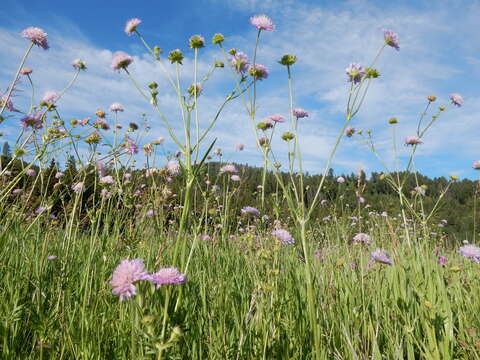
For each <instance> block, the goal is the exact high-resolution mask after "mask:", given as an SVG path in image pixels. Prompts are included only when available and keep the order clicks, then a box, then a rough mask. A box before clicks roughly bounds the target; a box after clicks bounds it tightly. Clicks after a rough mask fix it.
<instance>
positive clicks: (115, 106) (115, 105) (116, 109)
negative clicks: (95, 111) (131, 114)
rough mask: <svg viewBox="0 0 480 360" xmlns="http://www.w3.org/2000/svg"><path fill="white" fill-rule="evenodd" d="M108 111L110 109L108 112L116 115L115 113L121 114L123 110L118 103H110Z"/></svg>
mask: <svg viewBox="0 0 480 360" xmlns="http://www.w3.org/2000/svg"><path fill="white" fill-rule="evenodd" d="M109 109H110V111H112V112H115V113H116V112H119V111H120V112H123V110H124V109H123V106H122V104H120V103H118V102H114V103H112V104H111V105H110V108H109Z"/></svg>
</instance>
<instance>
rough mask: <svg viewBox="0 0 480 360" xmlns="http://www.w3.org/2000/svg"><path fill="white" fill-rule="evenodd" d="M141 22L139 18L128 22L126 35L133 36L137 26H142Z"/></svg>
mask: <svg viewBox="0 0 480 360" xmlns="http://www.w3.org/2000/svg"><path fill="white" fill-rule="evenodd" d="M141 22H142V20H140V19H137V18H133V19H130V20H128V21H127V23H126V24H125V34H127V35H128V36H131V35H132V34H133V33H134V32H135V31H136V30H137V26H138V25H140V23H141Z"/></svg>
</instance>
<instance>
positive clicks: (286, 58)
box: [279, 54, 297, 66]
mask: <svg viewBox="0 0 480 360" xmlns="http://www.w3.org/2000/svg"><path fill="white" fill-rule="evenodd" d="M296 62H297V57H296V56H295V55H292V54H286V55H283V56H282V58H281V59H280V61H279V63H280V64H282V65H285V66H291V65H293V64H295V63H296Z"/></svg>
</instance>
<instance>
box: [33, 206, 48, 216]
mask: <svg viewBox="0 0 480 360" xmlns="http://www.w3.org/2000/svg"><path fill="white" fill-rule="evenodd" d="M46 210H47V208H46V207H45V206H39V207H38V208H37V209H36V210H35V214H41V213H42V212H44V211H46Z"/></svg>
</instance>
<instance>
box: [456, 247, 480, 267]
mask: <svg viewBox="0 0 480 360" xmlns="http://www.w3.org/2000/svg"><path fill="white" fill-rule="evenodd" d="M458 252H459V253H460V254H461V255H462V256H463V257H466V258H468V259H472V260H473V261H475V262H477V263H480V248H479V247H478V246H475V245H472V244H468V245H464V246H461V247H460V249H458Z"/></svg>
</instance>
